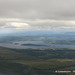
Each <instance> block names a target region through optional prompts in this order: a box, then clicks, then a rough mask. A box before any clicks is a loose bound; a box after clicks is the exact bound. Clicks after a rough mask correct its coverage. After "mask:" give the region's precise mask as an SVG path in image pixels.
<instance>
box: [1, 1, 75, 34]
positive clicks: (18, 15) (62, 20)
mask: <svg viewBox="0 0 75 75" xmlns="http://www.w3.org/2000/svg"><path fill="white" fill-rule="evenodd" d="M55 29H60V30H72V31H73V30H75V0H0V32H2V33H7V32H8V33H9V31H10V32H13V31H20V30H24V31H26V30H55Z"/></svg>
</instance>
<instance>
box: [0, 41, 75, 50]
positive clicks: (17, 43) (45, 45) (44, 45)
mask: <svg viewBox="0 0 75 75" xmlns="http://www.w3.org/2000/svg"><path fill="white" fill-rule="evenodd" d="M22 44H35V45H40V46H34V45H33V46H32V45H31V46H30V45H29V46H27V45H26V46H25V45H22ZM0 46H2V47H8V48H17V49H27V48H75V45H61V44H49V43H45V42H44V41H15V42H8V43H0Z"/></svg>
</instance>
